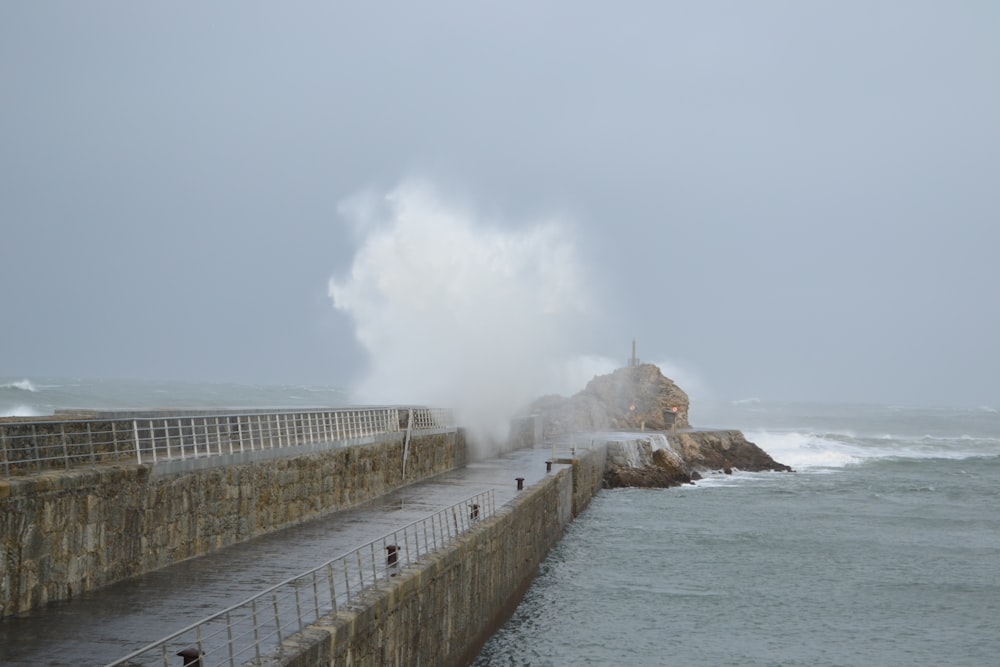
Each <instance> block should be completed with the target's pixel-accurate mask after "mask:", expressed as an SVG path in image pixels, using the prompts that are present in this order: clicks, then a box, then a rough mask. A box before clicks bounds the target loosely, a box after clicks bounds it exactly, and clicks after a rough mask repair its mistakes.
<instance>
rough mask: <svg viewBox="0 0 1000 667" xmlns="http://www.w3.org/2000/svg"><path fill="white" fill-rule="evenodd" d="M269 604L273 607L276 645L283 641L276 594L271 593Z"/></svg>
mask: <svg viewBox="0 0 1000 667" xmlns="http://www.w3.org/2000/svg"><path fill="white" fill-rule="evenodd" d="M271 602H272V604H273V605H274V627H275V628H276V629H277V633H278V644H281V642H282V641H284V640H283V639H282V638H281V615H280V614H279V613H278V593H277V592H274V593H271Z"/></svg>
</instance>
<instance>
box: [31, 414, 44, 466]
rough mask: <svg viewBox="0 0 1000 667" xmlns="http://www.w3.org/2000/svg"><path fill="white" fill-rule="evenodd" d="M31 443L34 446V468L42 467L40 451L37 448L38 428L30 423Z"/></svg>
mask: <svg viewBox="0 0 1000 667" xmlns="http://www.w3.org/2000/svg"><path fill="white" fill-rule="evenodd" d="M31 444H32V446H33V447H34V448H35V469H36V470H41V469H42V453H41V452H40V451H39V450H38V428H37V427H36V426H35V425H34V424H32V425H31Z"/></svg>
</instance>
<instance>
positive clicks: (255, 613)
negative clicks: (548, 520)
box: [106, 489, 496, 667]
mask: <svg viewBox="0 0 1000 667" xmlns="http://www.w3.org/2000/svg"><path fill="white" fill-rule="evenodd" d="M495 513H496V499H495V490H494V489H490V490H488V491H485V492H483V493H478V494H476V495H474V496H470V497H468V498H466V499H465V500H462V501H460V502H458V503H455V504H454V505H451V506H450V507H446V508H445V509H443V510H441V511H439V512H436V513H434V514H431V515H430V516H427V517H424V518H423V519H419V520H417V521H414V522H412V523H409V524H407V525H405V526H403V527H402V528H400V529H398V530H395V531H393V532H391V533H388V534H386V535H383V536H382V537H380V538H378V539H376V540H373V541H371V542H368V543H367V544H364V545H362V546H360V547H358V548H357V549H354V550H353V551H349V552H347V553H345V554H343V555H340V556H338V557H336V558H333V559H331V560H328V561H327V562H325V563H323V564H322V565H320V566H318V567H316V568H314V569H312V570H309V571H308V572H304V573H302V574H300V575H298V576H295V577H291V578H290V579H286V580H285V581H282V582H281V583H279V584H276V585H274V586H272V587H270V588H268V589H266V590H263V591H261V592H260V593H258V594H257V595H254V596H253V597H251V598H248V599H246V600H243V601H242V602H239V603H237V604H235V605H233V606H231V607H228V608H226V609H223V610H222V611H220V612H218V613H216V614H213V615H211V616H209V617H207V618H204V619H202V620H200V621H198V622H196V623H193V624H191V625H189V626H187V627H186V628H184V629H182V630H178V631H177V632H175V633H173V634H171V635H168V636H166V637H163V638H162V639H159V640H157V641H155V642H153V643H151V644H149V645H147V646H144V647H143V648H141V649H139V650H137V651H135V652H133V653H130V654H128V655H127V656H125V657H123V658H120V659H118V660H116V661H114V662H111V663H109V664H108V665H107V666H106V667H118V666H121V667H124V666H126V665H127V666H129V667H137V666H139V665H154V664H156V665H167V664H168V659H169V660H174V656H176V655H178V654H179V652H180V651H184V650H187V649H195V650H196V651H197V652H198V653H200V654H201V655H202V663H200V664H202V665H203V666H204V667H214V666H215V665H230V666H232V667H235V665H245V664H252V663H248V661H258V662H259V661H260V660H261V657H262V656H263V655H266V654H268V653H273V652H275V651H277V650H279V649H280V646H281V643H282V642H283V641H284V640H285V639H287V638H288V637H290V636H291V635H293V634H295V633H297V632H301V631H303V630H304V629H305V628H306V627H307V626H308V625H310V624H312V623H316V622H317V621H319V620H320V619H321V618H322V617H323V616H325V615H326V614H329V613H331V612H334V611H339V610H341V609H345V608H348V607H350V606H351V605H352V604H355V603H357V602H358V601H359V599H360V598H361V597H362V596H363V595H364V594H365V593H366V592H367V591H369V590H371V589H372V588H373V587H374V586H375V585H377V584H378V583H380V582H383V583H384V582H387V581H389V580H390V579H391V578H392V577H395V576H396V575H397V574H399V573H400V571H402V569H403V568H405V567H407V566H409V565H412V564H414V563H416V562H417V561H418V560H420V558H422V557H423V556H426V555H427V554H429V553H431V552H433V551H436V550H438V549H441V548H443V547H445V546H447V545H448V544H450V543H452V542H454V541H455V540H456V539H457V538H458V537H459V536H461V535H463V534H465V533H466V532H468V531H470V530H472V528H474V527H475V526H476V525H477V524H478V523H479V522H480V521H482V520H484V519H487V518H489V517H491V516H493V515H494V514H495Z"/></svg>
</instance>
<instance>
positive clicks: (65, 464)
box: [59, 423, 69, 470]
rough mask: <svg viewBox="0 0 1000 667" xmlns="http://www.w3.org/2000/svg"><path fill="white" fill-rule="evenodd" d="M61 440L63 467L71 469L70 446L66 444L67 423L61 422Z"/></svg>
mask: <svg viewBox="0 0 1000 667" xmlns="http://www.w3.org/2000/svg"><path fill="white" fill-rule="evenodd" d="M59 441H60V442H61V443H62V451H63V468H64V469H65V470H69V446H68V445H67V444H66V424H65V423H62V424H59Z"/></svg>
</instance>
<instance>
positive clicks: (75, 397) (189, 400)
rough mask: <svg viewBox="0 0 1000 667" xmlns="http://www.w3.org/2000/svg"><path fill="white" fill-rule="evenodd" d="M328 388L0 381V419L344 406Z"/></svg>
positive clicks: (343, 397) (340, 395)
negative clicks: (79, 412) (66, 412)
mask: <svg viewBox="0 0 1000 667" xmlns="http://www.w3.org/2000/svg"><path fill="white" fill-rule="evenodd" d="M348 400H349V398H348V393H347V392H346V391H345V390H343V389H338V388H334V387H315V386H307V385H288V386H268V385H243V384H225V383H219V384H214V383H193V382H153V381H144V380H91V379H75V378H23V377H0V417H35V416H46V415H51V414H53V412H54V411H55V410H61V409H73V408H83V409H94V410H115V409H146V408H316V407H336V406H342V405H345V404H346V403H347V402H348Z"/></svg>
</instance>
